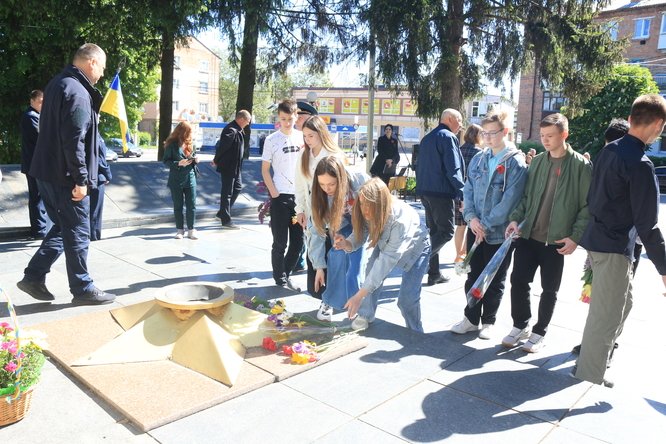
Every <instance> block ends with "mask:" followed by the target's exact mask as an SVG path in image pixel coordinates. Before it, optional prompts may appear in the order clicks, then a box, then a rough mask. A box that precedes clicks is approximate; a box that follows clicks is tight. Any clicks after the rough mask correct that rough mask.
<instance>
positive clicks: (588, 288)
mask: <svg viewBox="0 0 666 444" xmlns="http://www.w3.org/2000/svg"><path fill="white" fill-rule="evenodd" d="M580 279H581V281H583V291H581V293H580V300H581V301H583V302H585V303H586V304H589V303H590V297H591V296H592V264H591V263H590V258H589V257H588V258H587V259H585V264H584V265H583V277H582V278H580Z"/></svg>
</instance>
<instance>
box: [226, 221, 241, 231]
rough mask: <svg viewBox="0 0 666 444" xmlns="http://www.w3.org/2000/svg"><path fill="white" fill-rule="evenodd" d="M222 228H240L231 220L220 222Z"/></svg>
mask: <svg viewBox="0 0 666 444" xmlns="http://www.w3.org/2000/svg"><path fill="white" fill-rule="evenodd" d="M222 229H223V230H240V227H239V226H238V225H236V224H235V223H233V222H227V223H225V224H222Z"/></svg>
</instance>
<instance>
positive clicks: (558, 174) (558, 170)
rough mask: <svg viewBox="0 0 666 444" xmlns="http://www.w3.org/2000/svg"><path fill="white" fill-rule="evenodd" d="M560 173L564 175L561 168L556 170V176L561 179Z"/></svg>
mask: <svg viewBox="0 0 666 444" xmlns="http://www.w3.org/2000/svg"><path fill="white" fill-rule="evenodd" d="M560 173H562V169H561V168H558V169H557V170H555V174H556V175H557V177H560Z"/></svg>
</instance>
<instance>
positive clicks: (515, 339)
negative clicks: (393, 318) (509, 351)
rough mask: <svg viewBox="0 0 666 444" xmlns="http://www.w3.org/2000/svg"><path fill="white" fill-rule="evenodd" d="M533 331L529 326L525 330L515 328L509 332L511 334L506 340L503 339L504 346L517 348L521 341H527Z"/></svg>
mask: <svg viewBox="0 0 666 444" xmlns="http://www.w3.org/2000/svg"><path fill="white" fill-rule="evenodd" d="M531 331H532V330H531V329H530V327H529V326H528V327H525V328H523V329H522V330H521V329H519V328H516V327H513V328H512V329H511V332H509V334H508V335H506V336H504V339H502V345H503V346H505V347H508V348H512V347H515V346H516V345H518V344H519V343H520V341H523V340H525V339H527V338H528V337H529V336H530V332H531Z"/></svg>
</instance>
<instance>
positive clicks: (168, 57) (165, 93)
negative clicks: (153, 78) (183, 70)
mask: <svg viewBox="0 0 666 444" xmlns="http://www.w3.org/2000/svg"><path fill="white" fill-rule="evenodd" d="M173 60H174V39H173V35H171V33H169V32H167V31H166V30H165V31H163V32H162V58H161V60H160V68H162V87H161V88H160V124H159V129H160V131H159V137H158V141H157V160H159V161H161V160H162V158H163V157H164V146H163V144H164V141H165V140H166V139H167V137H169V134H171V120H172V114H173V111H172V110H173V68H174V67H173Z"/></svg>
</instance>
